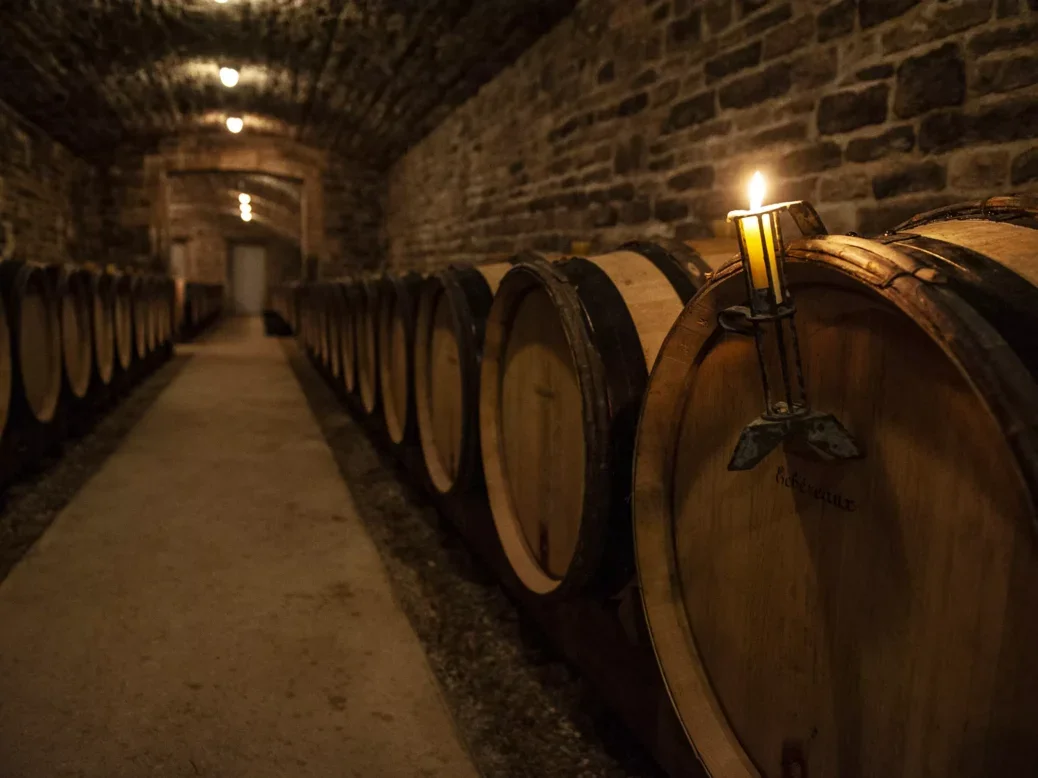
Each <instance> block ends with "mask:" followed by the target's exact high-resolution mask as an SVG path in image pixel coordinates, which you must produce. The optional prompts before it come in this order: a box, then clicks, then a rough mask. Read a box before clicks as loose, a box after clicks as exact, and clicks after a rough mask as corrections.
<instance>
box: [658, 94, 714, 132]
mask: <svg viewBox="0 0 1038 778" xmlns="http://www.w3.org/2000/svg"><path fill="white" fill-rule="evenodd" d="M716 115H717V100H716V94H715V93H714V92H713V91H709V92H703V93H701V94H698V95H696V96H695V97H692V98H690V99H688V100H684V101H682V102H680V103H678V104H677V105H675V106H674V107H673V108H672V109H671V111H670V116H668V117H667V120H666V121H665V122H664V125H663V132H664V133H668V132H674V131H676V130H681V129H684V128H685V127H691V126H692V125H694V124H702V123H703V122H706V121H709V120H710V119H713V118H714V117H715V116H716Z"/></svg>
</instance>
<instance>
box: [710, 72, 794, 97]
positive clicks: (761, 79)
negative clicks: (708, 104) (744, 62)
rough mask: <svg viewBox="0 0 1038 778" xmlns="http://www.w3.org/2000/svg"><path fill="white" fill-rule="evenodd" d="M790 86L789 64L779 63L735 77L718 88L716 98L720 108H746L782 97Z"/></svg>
mask: <svg viewBox="0 0 1038 778" xmlns="http://www.w3.org/2000/svg"><path fill="white" fill-rule="evenodd" d="M791 86H792V77H791V75H790V66H789V65H788V64H787V63H780V64H776V65H772V66H770V67H767V68H765V69H764V70H760V71H758V72H756V73H751V74H749V75H746V76H742V77H740V78H737V79H735V80H734V81H732V82H731V83H729V84H727V85H726V86H724V87H722V88H721V89H720V91H719V92H718V99H719V102H720V104H721V108H748V107H750V106H752V105H757V104H759V103H762V102H764V101H765V100H772V99H774V98H776V97H782V96H783V95H785V94H786V93H787V92H789V90H790V88H791Z"/></svg>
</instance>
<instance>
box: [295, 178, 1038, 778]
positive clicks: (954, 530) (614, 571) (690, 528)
mask: <svg viewBox="0 0 1038 778" xmlns="http://www.w3.org/2000/svg"><path fill="white" fill-rule="evenodd" d="M734 252H735V249H734V247H733V246H731V245H728V246H725V245H723V244H722V245H718V244H716V243H714V244H695V243H692V244H682V243H665V242H652V243H650V242H641V243H630V244H627V245H624V246H622V247H620V248H619V249H618V250H616V251H614V252H611V253H608V254H605V255H603V256H592V257H573V256H566V257H561V256H546V255H538V254H531V253H524V254H520V255H518V256H516V257H515V258H513V259H511V260H510V261H508V262H495V263H490V264H484V265H475V266H473V265H463V266H452V267H450V268H446V269H442V270H438V271H436V272H434V273H431V274H429V275H428V276H426V277H424V278H423V277H421V276H419V275H417V274H413V273H412V274H404V275H392V276H389V275H387V276H365V277H361V278H354V279H346V280H341V281H329V282H323V283H318V284H311V285H303V286H297V287H295V288H291V289H286V290H282V292H281V294H282V299H283V300H285V301H289V300H290V306H289V304H288V302H286V308H285V310H286V312H287V311H288V310H289V308H291V310H292V311H293V312H294V317H295V319H294V323H295V329H296V332H297V333H298V336H299V338H300V339H301V342H302V344H303V345H304V346H305V348H306V349H307V350H308V352H309V353H310V354H311V355H312V357H313V359H314V361H315V362H316V363H317V364H318V366H319V367H320V369H321V370H322V371H323V372H324V373H325V375H326V376H327V378H328V379H329V380H330V381H332V382H333V383H334V384H335V385H336V386H337V387H338V388H340V389H341V391H342V392H343V393H345V394H347V395H350V396H352V397H354V398H355V399H356V401H357V404H358V405H359V406H360V408H362V409H363V411H364V412H365V413H367V414H372V415H373V414H381V416H382V418H383V420H384V423H385V427H386V431H387V433H388V435H389V438H390V439H391V440H392V441H393V442H394V443H396V444H401V445H403V444H406V443H407V441H408V439H409V438H410V437H411V436H416V437H417V440H418V442H419V443H420V446H421V450H422V452H423V456H424V460H425V464H426V467H427V471H428V477H429V481H430V483H431V485H432V487H433V488H434V489H435V490H436V491H437V492H440V493H442V494H450V493H453V492H456V491H458V490H469V489H473V488H477V487H478V484H479V482H480V479H481V478H482V479H485V485H486V492H487V496H488V499H489V503H490V507H491V511H492V514H493V519H494V522H495V525H496V527H497V531H498V535H499V537H500V539H501V544H502V546H503V548H504V550H505V552H506V554H507V557H508V559H509V561H510V562H511V564H512V566H513V567H514V569H515V572H516V574H517V575H518V577H519V578H520V579H521V580H522V582H523V583H524V584H525V585H526V586H527V587H528V588H529V589H530V590H531V591H532V592H535V593H537V594H539V595H542V596H545V597H553V598H565V597H574V596H580V597H604V596H608V595H609V594H611V593H614V592H615V591H616V590H617V588H618V587H619V586H621V585H623V584H624V582H625V581H627V580H628V579H629V578H630V576H631V574H632V570H633V572H635V574H636V576H637V578H636V580H637V584H638V586H639V588H640V591H641V596H642V602H643V605H644V610H645V615H646V621H647V623H648V626H649V630H650V633H651V637H652V643H653V647H654V650H655V652H656V656H657V659H658V663H659V666H660V669H661V671H662V674H663V677H664V679H665V681H666V684H667V687H668V690H669V693H670V697H671V700H672V702H673V704H674V707H675V710H676V712H677V714H678V717H679V719H680V720H681V722H682V724H683V726H684V728H685V731H686V733H687V735H688V737H689V739H690V741H691V743H692V745H693V747H694V748H695V751H696V753H697V755H698V756H699V759H700V760H701V762H702V765H703V766H704V768H705V769H706V771H707V772H708V773H709V774H710V775H711V776H718V777H723V778H735V777H738V778H743V777H744V776H746V777H748V776H791V775H807V774H808V772H810V773H811V774H813V775H822V776H841V777H842V778H850V777H852V776H862V777H865V778H868V777H870V776H881V775H897V776H902V777H903V778H917V777H921V776H936V775H941V776H957V777H958V776H962V777H963V778H965V777H966V776H971V777H978V776H990V775H1021V776H1022V775H1038V671H1036V669H1035V667H1036V665H1035V662H1034V656H1035V653H1036V651H1038V621H1036V620H1035V619H1034V617H1033V610H1034V607H1035V605H1036V603H1038V545H1036V543H1038V538H1036V530H1038V511H1036V504H1038V199H1034V198H1027V197H1000V198H992V199H989V200H986V201H984V202H981V203H967V204H963V205H959V206H951V207H948V208H943V209H940V210H937V211H933V212H928V213H925V214H922V215H920V216H918V217H916V218H914V219H912V220H910V221H908V222H906V223H904V224H902V225H900V226H898V227H896V228H895V229H893V230H892V231H890V232H888V233H887V234H884V235H882V236H879V237H876V238H874V239H866V238H861V237H857V236H854V235H845V236H844V235H825V234H820V235H813V236H810V237H805V238H802V239H799V240H793V241H790V243H789V246H788V252H787V256H788V263H787V270H786V275H787V279H786V280H787V284H788V288H789V289H790V290H791V291H792V293H793V295H794V298H795V300H796V306H797V313H796V317H797V318H796V326H797V328H798V331H799V337H800V343H801V351H802V357H803V365H802V369H803V373H804V381H805V385H806V389H807V396H808V397H810V398H811V402H812V407H814V408H816V409H818V410H821V411H824V412H828V413H832V414H834V415H835V416H836V417H837V418H838V419H839V420H840V422H841V423H842V424H843V425H844V426H845V427H846V428H847V429H848V430H849V431H850V432H851V433H852V434H853V435H854V437H855V439H856V440H857V441H858V442H859V444H860V445H861V447H862V448H863V450H864V456H863V457H861V458H859V459H854V460H843V461H826V460H825V459H823V458H820V457H818V456H813V455H811V453H810V451H807V450H805V449H804V447H802V446H798V445H794V443H789V444H786V445H783V446H779V447H777V448H776V449H774V450H773V451H772V452H771V453H770V454H768V455H767V457H766V458H764V459H763V461H762V462H761V463H760V464H759V465H758V466H757V467H755V468H754V469H752V470H742V471H733V470H730V469H729V468H728V464H729V458H730V456H731V454H732V451H733V450H734V448H735V446H736V443H737V441H738V440H739V439H740V434H741V433H742V431H743V430H744V428H745V427H746V426H747V424H749V423H750V422H751V421H752V420H754V419H755V418H756V417H758V416H759V414H760V412H761V409H762V394H763V392H762V386H761V377H760V365H759V361H758V355H757V351H756V349H755V345H754V338H753V336H752V334H750V333H748V332H743V331H739V330H737V329H735V328H732V327H731V326H727V325H726V324H725V322H726V319H725V316H724V313H725V312H726V311H728V310H730V309H731V308H732V307H733V306H740V305H745V298H746V288H747V287H746V281H745V277H744V273H743V269H742V265H741V263H739V262H737V261H734V260H733V259H732V255H733V254H734Z"/></svg>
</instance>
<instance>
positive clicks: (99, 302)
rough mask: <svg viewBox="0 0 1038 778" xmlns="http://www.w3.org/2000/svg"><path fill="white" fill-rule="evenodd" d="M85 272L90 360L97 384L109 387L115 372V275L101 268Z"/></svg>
mask: <svg viewBox="0 0 1038 778" xmlns="http://www.w3.org/2000/svg"><path fill="white" fill-rule="evenodd" d="M88 272H89V276H88V278H89V281H88V283H89V287H90V343H91V354H90V356H91V360H90V361H91V364H92V365H93V370H94V373H93V377H94V380H95V381H96V382H97V384H98V385H100V386H108V385H109V384H110V383H111V382H112V374H113V373H114V371H115V286H114V285H115V278H114V276H111V275H109V274H107V273H103V272H100V271H88Z"/></svg>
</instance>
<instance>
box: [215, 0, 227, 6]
mask: <svg viewBox="0 0 1038 778" xmlns="http://www.w3.org/2000/svg"><path fill="white" fill-rule="evenodd" d="M216 2H218V3H219V4H220V5H223V4H224V3H226V2H227V0H216Z"/></svg>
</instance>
